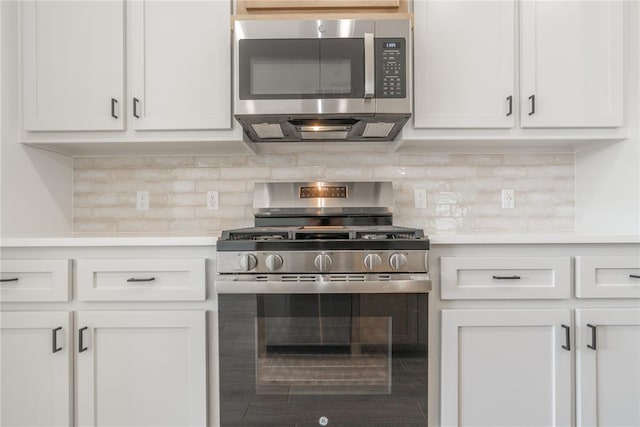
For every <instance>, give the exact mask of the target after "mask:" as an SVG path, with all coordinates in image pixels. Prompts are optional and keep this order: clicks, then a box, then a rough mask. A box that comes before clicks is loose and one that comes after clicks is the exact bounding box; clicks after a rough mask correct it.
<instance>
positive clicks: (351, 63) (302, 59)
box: [239, 38, 364, 100]
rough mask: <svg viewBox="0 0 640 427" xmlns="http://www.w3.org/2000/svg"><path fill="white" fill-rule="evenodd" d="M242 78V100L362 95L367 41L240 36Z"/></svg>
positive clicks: (359, 96)
mask: <svg viewBox="0 0 640 427" xmlns="http://www.w3.org/2000/svg"><path fill="white" fill-rule="evenodd" d="M239 79H240V80H239V92H240V93H239V96H240V99H242V100H251V99H303V98H306V99H326V98H363V97H364V40H363V39H359V38H342V39H267V40H264V39H258V40H256V39H244V40H240V42H239Z"/></svg>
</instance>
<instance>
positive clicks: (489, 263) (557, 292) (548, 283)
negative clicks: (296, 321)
mask: <svg viewBox="0 0 640 427" xmlns="http://www.w3.org/2000/svg"><path fill="white" fill-rule="evenodd" d="M440 274H441V287H442V299H519V298H527V299H532V298H536V299H537V298H540V299H552V298H558V299H560V298H569V297H570V295H571V260H570V258H569V257H442V258H441V268H440Z"/></svg>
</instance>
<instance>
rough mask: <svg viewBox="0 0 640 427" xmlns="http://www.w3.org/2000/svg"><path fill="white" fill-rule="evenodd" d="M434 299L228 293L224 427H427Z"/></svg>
mask: <svg viewBox="0 0 640 427" xmlns="http://www.w3.org/2000/svg"><path fill="white" fill-rule="evenodd" d="M427 298H428V294H426V293H394V294H362V293H339V294H332V293H326V294H278V293H275V294H274V293H271V294H219V296H218V308H219V367H220V418H221V425H222V426H274V427H275V426H278V427H285V426H291V427H293V426H318V425H320V426H322V425H330V426H378V425H379V426H389V425H402V426H416V427H417V426H421V427H424V426H426V425H427V421H426V412H427Z"/></svg>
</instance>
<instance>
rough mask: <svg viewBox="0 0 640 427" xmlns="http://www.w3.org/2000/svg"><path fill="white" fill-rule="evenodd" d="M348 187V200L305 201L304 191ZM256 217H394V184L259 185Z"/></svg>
mask: <svg viewBox="0 0 640 427" xmlns="http://www.w3.org/2000/svg"><path fill="white" fill-rule="evenodd" d="M322 186H324V187H327V186H345V187H347V198H346V199H330V198H322V199H301V198H300V187H322ZM253 194H254V196H253V213H254V215H256V216H284V215H348V214H360V215H363V214H370V215H381V214H382V215H391V214H393V184H392V183H391V182H390V181H376V182H327V181H320V182H257V183H256V184H255V187H254V193H253Z"/></svg>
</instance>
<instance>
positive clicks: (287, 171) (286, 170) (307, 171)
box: [270, 166, 325, 181]
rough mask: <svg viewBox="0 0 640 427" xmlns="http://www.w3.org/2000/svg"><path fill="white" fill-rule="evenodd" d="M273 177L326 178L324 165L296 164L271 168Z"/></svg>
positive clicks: (296, 178) (303, 179)
mask: <svg viewBox="0 0 640 427" xmlns="http://www.w3.org/2000/svg"><path fill="white" fill-rule="evenodd" d="M270 176H271V179H274V180H281V181H284V180H300V181H306V180H314V179H323V178H325V174H324V168H323V167H322V166H296V167H282V168H273V169H271V174H270Z"/></svg>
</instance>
